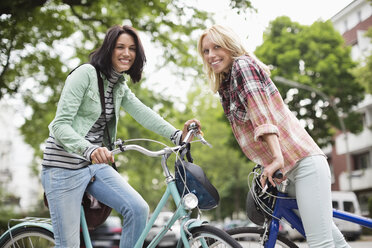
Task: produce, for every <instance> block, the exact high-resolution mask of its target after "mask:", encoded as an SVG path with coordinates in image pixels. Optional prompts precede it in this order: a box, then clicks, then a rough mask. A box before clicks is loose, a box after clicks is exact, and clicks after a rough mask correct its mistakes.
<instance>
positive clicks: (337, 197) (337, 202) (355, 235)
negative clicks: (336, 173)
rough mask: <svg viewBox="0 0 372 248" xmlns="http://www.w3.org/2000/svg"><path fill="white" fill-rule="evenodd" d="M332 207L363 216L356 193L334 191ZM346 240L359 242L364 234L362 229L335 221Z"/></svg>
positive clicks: (342, 221)
mask: <svg viewBox="0 0 372 248" xmlns="http://www.w3.org/2000/svg"><path fill="white" fill-rule="evenodd" d="M332 205H333V208H334V209H337V210H341V211H345V212H349V213H353V214H356V215H361V210H360V206H359V202H358V199H357V197H356V195H355V193H354V192H349V191H332ZM333 220H334V222H335V224H336V226H337V227H338V228H339V229H340V231H341V232H342V234H343V235H344V236H345V238H346V239H347V240H349V241H353V240H357V239H359V238H360V235H361V234H362V227H361V226H360V225H358V224H355V223H351V222H348V221H345V220H341V219H336V218H334V219H333Z"/></svg>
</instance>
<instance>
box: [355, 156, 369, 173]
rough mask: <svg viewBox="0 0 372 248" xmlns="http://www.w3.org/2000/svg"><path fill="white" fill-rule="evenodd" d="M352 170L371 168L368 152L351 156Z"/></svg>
mask: <svg viewBox="0 0 372 248" xmlns="http://www.w3.org/2000/svg"><path fill="white" fill-rule="evenodd" d="M353 160H354V170H363V169H367V168H369V167H371V165H370V164H371V162H370V161H371V160H370V155H369V152H364V153H361V154H357V155H354V156H353Z"/></svg>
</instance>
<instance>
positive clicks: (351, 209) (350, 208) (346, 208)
mask: <svg viewBox="0 0 372 248" xmlns="http://www.w3.org/2000/svg"><path fill="white" fill-rule="evenodd" d="M344 211H346V212H349V213H355V207H354V204H353V202H351V201H344Z"/></svg>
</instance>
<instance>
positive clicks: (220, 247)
mask: <svg viewBox="0 0 372 248" xmlns="http://www.w3.org/2000/svg"><path fill="white" fill-rule="evenodd" d="M189 231H190V233H191V235H189V236H188V240H189V245H190V247H191V248H201V247H205V246H202V245H201V240H204V241H205V242H206V244H207V247H213V248H225V247H230V248H242V246H241V245H240V244H239V243H238V242H237V241H235V240H234V239H233V238H232V237H231V236H230V235H228V234H227V233H226V232H225V231H222V230H221V229H218V228H216V227H214V226H208V225H205V226H199V227H195V228H193V229H191V230H189ZM181 247H184V245H183V244H182V245H181Z"/></svg>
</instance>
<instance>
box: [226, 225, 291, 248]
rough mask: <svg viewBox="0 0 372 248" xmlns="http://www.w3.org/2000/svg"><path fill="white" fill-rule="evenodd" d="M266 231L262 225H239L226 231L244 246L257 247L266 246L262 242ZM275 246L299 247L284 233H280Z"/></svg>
mask: <svg viewBox="0 0 372 248" xmlns="http://www.w3.org/2000/svg"><path fill="white" fill-rule="evenodd" d="M264 231H265V230H264V229H263V228H261V227H237V228H233V229H230V230H227V231H226V232H227V233H228V234H229V235H230V236H231V237H233V238H234V239H235V240H237V241H238V242H239V243H240V244H241V245H242V246H243V247H244V248H256V247H264V246H263V245H262V243H261V240H262V236H263V234H264ZM275 248H298V246H297V245H296V244H295V243H293V242H292V241H290V240H289V239H287V238H286V237H284V236H283V235H281V234H278V237H277V240H276V244H275Z"/></svg>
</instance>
